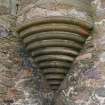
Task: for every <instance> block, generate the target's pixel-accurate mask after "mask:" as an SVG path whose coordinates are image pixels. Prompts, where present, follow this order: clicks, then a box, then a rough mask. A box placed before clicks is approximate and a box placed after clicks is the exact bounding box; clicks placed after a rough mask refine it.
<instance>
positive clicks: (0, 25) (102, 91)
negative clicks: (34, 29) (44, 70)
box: [0, 0, 105, 105]
mask: <svg viewBox="0 0 105 105" xmlns="http://www.w3.org/2000/svg"><path fill="white" fill-rule="evenodd" d="M36 1H37V0H20V2H19V4H20V10H21V9H22V8H24V9H22V11H21V12H19V13H18V16H17V17H18V18H17V23H22V22H24V21H27V20H28V19H33V18H34V17H35V16H36V15H37V14H35V13H36V11H42V10H40V8H39V7H37V9H35V8H36V7H35V5H34V3H36ZM89 1H90V2H91V4H92V6H93V8H94V17H93V18H94V19H95V24H94V27H95V28H94V32H93V34H92V36H91V37H89V38H88V40H87V41H86V44H85V46H84V49H83V50H82V51H81V53H80V55H79V56H78V57H77V59H76V60H75V62H74V63H73V65H72V68H71V70H70V72H69V74H68V75H67V77H66V79H65V80H64V81H63V83H62V85H61V87H60V88H59V91H58V93H57V94H56V95H55V98H54V100H55V105H105V47H104V46H105V1H104V0H89ZM55 4H56V3H55ZM45 12H46V10H45V9H44V10H43V11H42V12H40V14H43V13H45ZM77 13H78V12H77ZM54 14H55V13H54ZM62 14H66V13H65V11H64V12H63V13H62ZM2 16H3V15H2ZM82 16H83V15H82ZM0 17H1V16H0ZM3 17H5V15H4V16H3ZM9 19H10V18H9ZM10 20H11V19H10ZM12 20H13V19H12ZM7 21H8V18H2V19H1V18H0V105H51V102H52V100H53V96H54V94H53V92H51V91H50V89H49V87H48V86H47V83H46V81H45V80H44V79H43V76H42V75H41V73H40V71H39V70H38V69H37V67H36V66H35V65H33V62H32V59H31V58H29V55H28V54H27V52H26V51H25V49H24V48H23V46H22V44H21V43H19V41H18V40H17V39H18V38H17V37H15V36H14V35H11V36H8V35H9V34H8V32H10V30H11V29H13V30H14V28H13V25H10V23H11V22H12V21H9V23H8V22H7ZM7 23H8V24H7ZM12 24H13V23H12ZM14 24H15V22H14ZM11 26H12V27H11ZM14 26H15V25H14ZM2 36H8V37H5V38H2Z"/></svg>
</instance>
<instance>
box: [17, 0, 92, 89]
mask: <svg viewBox="0 0 105 105" xmlns="http://www.w3.org/2000/svg"><path fill="white" fill-rule="evenodd" d="M74 1H75V0H74ZM92 28H93V25H92V23H91V21H84V20H82V19H78V18H72V17H70V16H47V17H43V16H42V17H39V18H36V19H35V20H33V21H31V22H27V23H24V24H23V25H22V26H19V28H18V31H17V32H18V34H19V37H20V39H22V42H23V43H24V45H25V48H26V49H27V51H28V52H29V53H30V55H31V57H32V58H33V60H34V62H35V64H36V65H37V66H38V68H39V69H40V70H41V72H42V73H43V75H44V77H45V79H46V80H47V82H48V84H49V85H50V87H51V89H52V90H57V89H58V88H59V86H60V84H61V82H62V81H63V80H64V78H65V75H66V74H67V73H68V71H69V70H70V67H71V64H72V62H73V61H74V59H75V58H76V57H77V56H78V55H79V52H80V50H81V49H82V48H83V45H84V43H85V41H86V39H87V38H88V36H89V35H91V31H92Z"/></svg>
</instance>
